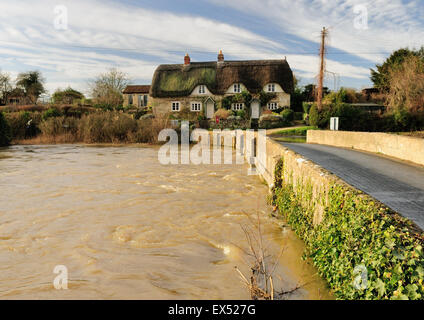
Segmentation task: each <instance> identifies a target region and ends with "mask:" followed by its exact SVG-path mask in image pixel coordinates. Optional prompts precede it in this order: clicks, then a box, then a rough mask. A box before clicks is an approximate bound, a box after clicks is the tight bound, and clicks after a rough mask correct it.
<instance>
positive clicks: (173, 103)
mask: <svg viewBox="0 0 424 320" xmlns="http://www.w3.org/2000/svg"><path fill="white" fill-rule="evenodd" d="M177 106H178V108H176V107H177ZM171 111H172V112H179V111H181V102H180V101H172V102H171Z"/></svg>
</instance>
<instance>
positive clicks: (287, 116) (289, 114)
mask: <svg viewBox="0 0 424 320" xmlns="http://www.w3.org/2000/svg"><path fill="white" fill-rule="evenodd" d="M280 115H281V116H282V117H283V121H284V122H286V123H290V122H292V121H293V120H294V112H293V110H292V109H284V110H283V111H282V112H281V113H280Z"/></svg>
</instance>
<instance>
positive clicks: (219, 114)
mask: <svg viewBox="0 0 424 320" xmlns="http://www.w3.org/2000/svg"><path fill="white" fill-rule="evenodd" d="M230 115H231V112H230V111H229V110H226V109H218V110H216V112H215V117H218V118H219V119H224V120H225V119H227V118H228V117H229V116H230Z"/></svg>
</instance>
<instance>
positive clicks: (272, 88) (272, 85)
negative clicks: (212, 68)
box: [268, 83, 275, 92]
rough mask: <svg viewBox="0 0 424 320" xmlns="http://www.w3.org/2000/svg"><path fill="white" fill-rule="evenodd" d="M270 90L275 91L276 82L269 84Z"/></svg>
mask: <svg viewBox="0 0 424 320" xmlns="http://www.w3.org/2000/svg"><path fill="white" fill-rule="evenodd" d="M268 92H275V83H269V84H268Z"/></svg>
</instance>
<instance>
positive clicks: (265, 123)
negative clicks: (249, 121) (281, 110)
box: [259, 114, 290, 129]
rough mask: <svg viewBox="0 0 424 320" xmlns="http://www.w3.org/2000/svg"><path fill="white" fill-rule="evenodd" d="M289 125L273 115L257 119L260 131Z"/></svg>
mask: <svg viewBox="0 0 424 320" xmlns="http://www.w3.org/2000/svg"><path fill="white" fill-rule="evenodd" d="M289 124H290V123H289V122H287V121H285V120H284V119H283V117H282V116H280V115H275V114H264V115H262V116H261V117H260V118H259V128H260V129H274V128H281V127H285V126H288V125H289Z"/></svg>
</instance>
